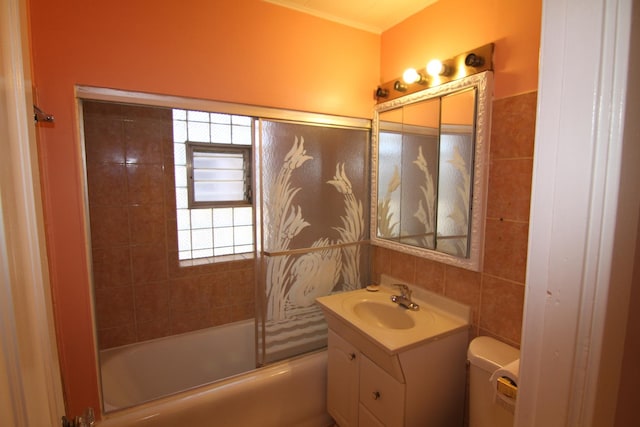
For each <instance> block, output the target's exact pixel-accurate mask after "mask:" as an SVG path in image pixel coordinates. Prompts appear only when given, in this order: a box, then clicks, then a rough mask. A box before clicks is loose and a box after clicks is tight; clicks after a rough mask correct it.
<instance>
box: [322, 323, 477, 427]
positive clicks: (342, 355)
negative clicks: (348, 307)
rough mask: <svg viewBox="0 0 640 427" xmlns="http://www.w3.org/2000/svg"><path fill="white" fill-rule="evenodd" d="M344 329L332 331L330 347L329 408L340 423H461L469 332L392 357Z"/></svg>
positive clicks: (428, 426) (346, 426)
mask: <svg viewBox="0 0 640 427" xmlns="http://www.w3.org/2000/svg"><path fill="white" fill-rule="evenodd" d="M341 332H347V333H346V334H344V335H347V336H346V337H345V336H342V335H340V334H339V333H338V332H336V331H335V330H333V329H331V328H330V329H329V333H328V337H329V341H328V348H327V353H328V358H327V373H328V376H327V410H328V412H329V414H330V415H331V416H332V417H333V419H334V420H335V422H336V423H337V425H338V426H340V427H378V426H379V427H459V426H461V425H462V416H463V413H464V381H465V351H464V350H465V348H466V344H467V336H468V334H467V331H466V330H464V331H460V332H458V333H455V334H452V335H449V336H447V337H444V338H441V339H438V340H436V341H433V342H430V343H426V344H423V345H421V346H417V347H415V348H412V349H408V350H406V351H403V352H401V353H398V354H392V355H389V354H385V353H382V352H377V351H372V350H374V348H367V345H362V346H359V345H358V344H364V343H359V342H358V340H356V343H355V344H353V343H352V342H351V341H353V340H351V339H350V338H352V337H350V335H351V334H350V333H349V332H348V331H341ZM376 362H377V363H376Z"/></svg>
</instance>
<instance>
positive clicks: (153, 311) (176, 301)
mask: <svg viewBox="0 0 640 427" xmlns="http://www.w3.org/2000/svg"><path fill="white" fill-rule="evenodd" d="M83 115H84V139H85V153H86V167H87V187H88V202H89V215H90V228H91V254H92V265H93V269H92V270H93V282H94V298H95V312H96V323H97V326H96V327H97V331H98V343H99V347H100V348H101V349H104V348H110V347H115V346H120V345H124V344H130V343H133V342H137V341H145V340H149V339H153V338H159V337H163V336H167V335H173V334H178V333H182V332H188V331H192V330H196V329H201V328H206V327H209V326H214V325H219V324H223V323H228V322H233V321H237V320H242V319H247V318H252V317H253V316H254V306H255V304H254V298H255V295H254V286H253V283H254V268H253V265H254V262H253V260H252V259H237V257H235V258H233V260H231V259H219V258H216V261H217V262H215V263H208V262H202V261H200V262H191V265H185V264H188V263H184V262H183V264H180V263H179V261H178V254H177V247H178V246H177V232H176V210H175V190H174V177H173V176H174V175H173V131H172V114H171V110H169V109H163V108H151V107H140V106H130V105H120V104H111V103H101V102H84V103H83Z"/></svg>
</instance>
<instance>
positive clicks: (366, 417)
mask: <svg viewBox="0 0 640 427" xmlns="http://www.w3.org/2000/svg"><path fill="white" fill-rule="evenodd" d="M358 427H385V425H384V424H382V423H381V422H380V421H379V420H378V419H377V418H376V417H374V416H373V414H372V413H371V412H369V410H368V409H367V408H365V407H364V405H363V404H362V403H361V404H360V415H359V416H358Z"/></svg>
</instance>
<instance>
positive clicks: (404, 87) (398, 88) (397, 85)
mask: <svg viewBox="0 0 640 427" xmlns="http://www.w3.org/2000/svg"><path fill="white" fill-rule="evenodd" d="M393 89H394V90H396V91H398V92H406V91H407V85H405V84H402V82H401V81H400V80H396V81H395V83H394V84H393Z"/></svg>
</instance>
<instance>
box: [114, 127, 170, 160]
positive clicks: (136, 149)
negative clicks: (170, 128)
mask: <svg viewBox="0 0 640 427" xmlns="http://www.w3.org/2000/svg"><path fill="white" fill-rule="evenodd" d="M157 123H158V121H156V120H137V121H126V122H125V124H124V141H125V147H126V162H127V163H138V164H142V163H144V164H162V163H163V161H164V155H163V152H162V142H161V141H162V140H163V139H166V138H165V135H163V132H164V129H163V128H162V127H159V126H155V125H156V124H157Z"/></svg>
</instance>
